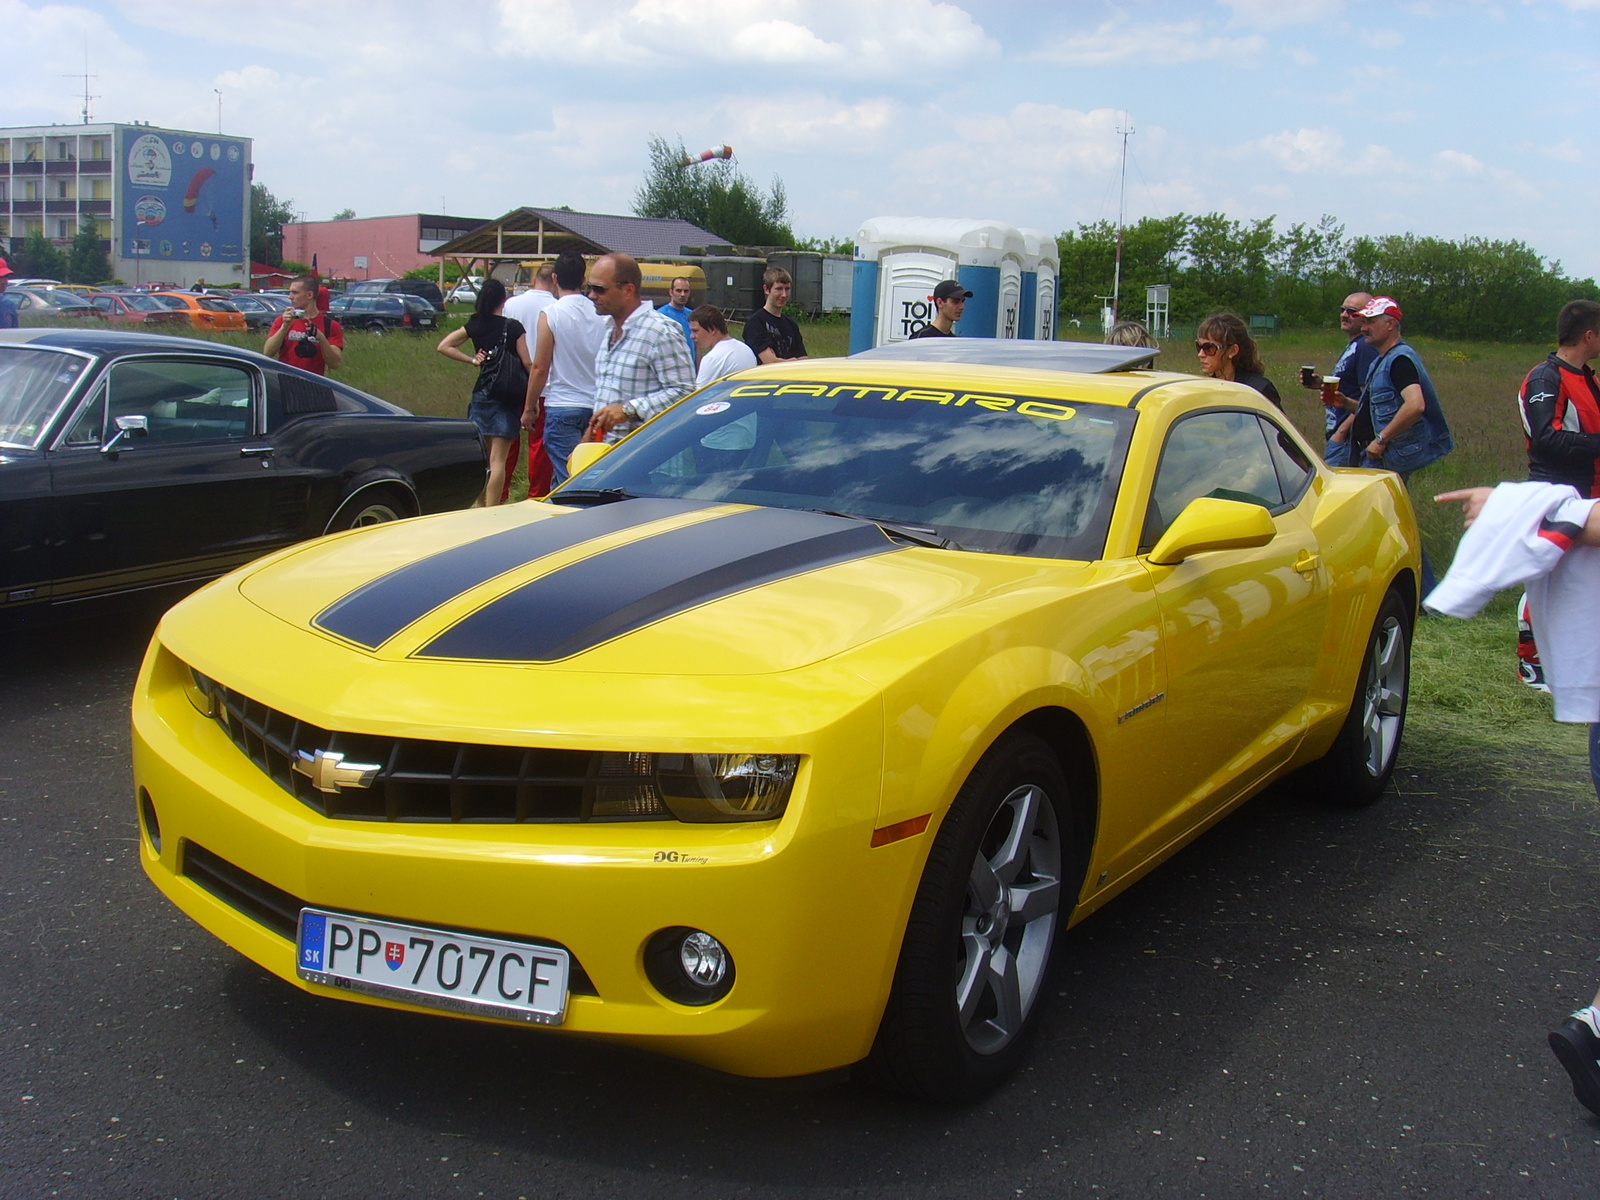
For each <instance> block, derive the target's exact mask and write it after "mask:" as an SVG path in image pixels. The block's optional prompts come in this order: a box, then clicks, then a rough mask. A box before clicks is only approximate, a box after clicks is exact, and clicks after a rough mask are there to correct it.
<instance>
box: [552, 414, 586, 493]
mask: <svg viewBox="0 0 1600 1200" xmlns="http://www.w3.org/2000/svg"><path fill="white" fill-rule="evenodd" d="M593 416H594V413H593V412H592V411H590V410H589V409H587V408H574V407H572V406H570V405H559V406H557V407H554V408H552V407H549V406H546V407H545V410H544V449H545V453H546V454H548V455H549V456H550V486H551V487H552V488H557V487H560V486H561V485H562V484H563V483H565V482H566V481H567V459H568V458H569V457H570V456H571V454H572V451H573V449H574V447H576V446H577V444H578V443H579V442H581V441H583V435H584V433H586V432H587V431H588V428H589V419H590V418H591V417H593Z"/></svg>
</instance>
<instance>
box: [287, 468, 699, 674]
mask: <svg viewBox="0 0 1600 1200" xmlns="http://www.w3.org/2000/svg"><path fill="white" fill-rule="evenodd" d="M705 507H707V506H706V505H705V504H704V503H703V502H701V501H697V500H662V499H649V498H645V499H639V500H622V501H619V502H617V503H614V504H607V505H604V506H601V507H596V508H587V509H583V510H582V511H580V512H575V513H571V514H566V515H562V516H557V517H547V518H546V519H544V520H542V521H533V522H530V523H529V524H527V525H519V526H518V527H517V528H515V529H507V530H504V531H502V532H500V533H495V534H490V535H489V536H488V537H485V538H479V539H478V540H477V541H475V542H468V543H467V544H466V545H464V546H455V547H452V548H451V549H449V550H441V551H440V552H439V553H438V554H430V555H429V556H428V557H427V558H423V559H419V560H417V561H416V562H414V563H409V564H407V565H406V566H403V567H401V568H400V569H399V570H396V571H391V572H389V574H387V575H383V576H380V577H379V578H377V579H374V580H372V581H371V582H370V583H365V584H362V585H361V586H360V587H359V588H357V589H356V590H355V591H353V592H351V593H350V594H349V595H348V596H345V597H344V598H343V599H340V600H336V601H334V602H333V603H332V604H330V605H329V606H328V607H327V608H325V609H323V610H322V611H321V612H320V613H318V614H317V615H316V617H315V618H313V620H312V624H313V625H315V626H316V627H317V628H319V629H325V630H327V631H328V632H329V633H332V634H336V635H338V636H339V637H342V638H345V639H347V640H349V641H352V642H354V643H356V645H358V646H366V647H367V648H368V649H369V650H376V649H377V648H378V647H379V646H381V645H383V643H384V642H386V641H388V640H389V639H390V638H392V637H393V636H394V635H395V634H397V633H399V632H400V631H401V630H402V629H404V628H405V627H406V626H407V625H409V624H411V622H413V621H415V620H416V619H417V618H418V617H421V616H423V615H424V614H426V613H430V612H432V611H433V610H434V609H436V608H438V607H439V606H440V605H441V604H445V603H447V602H448V601H450V600H453V599H454V598H455V597H457V596H459V595H460V594H461V593H462V592H465V591H467V590H468V589H470V588H475V587H477V586H478V585H479V584H480V583H485V582H487V581H488V580H490V579H493V578H494V577H495V576H496V575H503V574H504V573H505V572H507V571H510V570H513V569H515V568H516V567H520V566H522V565H523V564H524V563H529V562H532V561H533V560H534V559H536V558H543V557H544V556H545V555H547V554H554V553H555V552H556V551H558V550H566V549H569V548H571V547H573V546H576V545H578V544H580V543H582V542H587V541H590V540H592V539H594V538H597V537H603V536H604V535H605V534H608V533H616V532H617V531H618V530H622V529H627V528H629V527H630V526H633V525H643V524H646V523H647V522H650V521H660V520H662V519H664V518H666V517H675V516H679V515H681V514H683V513H687V512H695V511H697V510H699V509H702V508H705Z"/></svg>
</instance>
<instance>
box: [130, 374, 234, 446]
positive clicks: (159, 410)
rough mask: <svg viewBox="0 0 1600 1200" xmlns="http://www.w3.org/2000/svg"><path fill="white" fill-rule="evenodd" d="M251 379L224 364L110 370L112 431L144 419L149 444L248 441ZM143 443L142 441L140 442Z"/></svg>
mask: <svg viewBox="0 0 1600 1200" xmlns="http://www.w3.org/2000/svg"><path fill="white" fill-rule="evenodd" d="M253 395H254V389H253V387H252V386H251V374H250V372H249V371H248V370H245V369H243V368H240V367H235V366H229V365H225V364H222V363H209V362H183V361H166V360H162V359H134V360H131V361H124V362H119V363H117V364H116V365H115V366H113V367H112V368H111V377H110V408H109V423H108V425H107V426H106V428H107V429H115V428H116V423H117V418H118V417H129V416H142V417H144V418H145V419H146V421H147V422H148V428H149V433H148V435H147V436H148V440H149V441H150V442H151V443H153V444H158V445H164V444H173V443H179V442H198V441H221V440H226V439H229V438H244V437H248V436H249V435H250V434H251V432H252V431H253V428H254V423H253V421H252V417H251V400H252V397H253ZM141 440H143V439H141Z"/></svg>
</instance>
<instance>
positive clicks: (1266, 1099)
mask: <svg viewBox="0 0 1600 1200" xmlns="http://www.w3.org/2000/svg"><path fill="white" fill-rule="evenodd" d="M153 620H154V617H153V615H151V614H150V613H134V614H132V615H129V614H125V613H119V614H117V615H115V616H113V617H109V618H102V619H98V620H96V621H95V622H93V623H87V624H82V625H78V626H76V627H67V628H62V629H57V630H54V631H50V632H47V633H44V634H29V635H26V636H22V637H18V636H15V635H8V636H7V649H6V652H5V654H4V657H3V659H0V905H3V908H0V913H3V920H0V1021H3V1027H0V1196H4V1197H6V1198H8V1200H9V1198H13V1197H55V1196H61V1197H92V1198H100V1197H147V1196H148V1197H182V1198H184V1200H196V1198H200V1197H268V1196H270V1197H286V1198H287V1197H319V1198H320V1197H346V1196H349V1197H368V1196H400V1195H413V1194H414V1195H419V1196H429V1197H431V1196H440V1197H454V1196H468V1197H472V1196H489V1197H508V1198H511V1197H518V1196H522V1197H528V1198H529V1200H535V1198H537V1200H553V1198H557V1197H591V1196H592V1197H635V1196H637V1197H656V1196H686V1197H687V1196H694V1197H697V1198H704V1197H720V1196H784V1197H802V1196H829V1197H833V1196H852V1197H854V1196H861V1197H866V1196H907V1197H944V1196H949V1197H963V1198H966V1197H995V1198H1001V1200H1014V1198H1015V1197H1018V1196H1072V1197H1080V1196H1081V1197H1154V1196H1179V1197H1231V1196H1333V1197H1378V1196H1410V1195H1418V1196H1441V1197H1452V1198H1454V1197H1469V1196H1515V1197H1543V1196H1551V1197H1567V1196H1571V1197H1594V1196H1595V1195H1596V1194H1597V1193H1600V1120H1597V1119H1595V1118H1592V1117H1590V1116H1589V1115H1588V1114H1587V1113H1586V1112H1585V1111H1584V1110H1583V1109H1582V1108H1581V1107H1580V1106H1579V1105H1578V1104H1577V1103H1576V1102H1575V1101H1574V1100H1573V1099H1572V1096H1571V1092H1570V1089H1569V1087H1568V1084H1567V1080H1566V1076H1565V1075H1564V1074H1563V1073H1562V1072H1561V1070H1560V1069H1559V1067H1558V1066H1557V1065H1556V1063H1555V1061H1554V1059H1553V1058H1552V1057H1551V1055H1550V1053H1549V1051H1548V1050H1547V1048H1546V1046H1545V1041H1544V1038H1545V1033H1546V1031H1547V1030H1548V1029H1549V1027H1550V1026H1551V1025H1552V1024H1554V1023H1555V1022H1556V1021H1557V1020H1559V1019H1560V1017H1561V1016H1563V1015H1564V1014H1565V1013H1566V1012H1567V1011H1568V1010H1569V1009H1571V1008H1572V1007H1574V1006H1575V1005H1576V1004H1577V1003H1580V1002H1584V1001H1586V1000H1587V999H1588V997H1589V996H1590V994H1591V992H1592V989H1593V987H1594V985H1595V983H1596V980H1597V977H1600V966H1597V965H1596V964H1595V962H1594V957H1595V954H1596V951H1597V950H1600V923H1597V921H1596V915H1597V913H1596V908H1597V905H1596V896H1595V889H1594V886H1593V880H1594V866H1595V859H1596V852H1597V849H1600V846H1597V810H1596V805H1595V802H1594V798H1593V796H1592V794H1590V795H1587V796H1586V795H1585V794H1584V792H1583V791H1582V789H1579V788H1575V787H1561V786H1557V785H1556V784H1554V783H1553V782H1552V781H1549V780H1544V779H1539V778H1529V779H1526V780H1525V781H1524V782H1523V783H1522V784H1520V785H1515V786H1507V785H1505V784H1491V783H1487V782H1485V781H1486V780H1488V779H1490V778H1492V776H1491V774H1490V773H1489V772H1488V771H1487V770H1486V769H1485V768H1486V764H1485V763H1483V762H1482V761H1479V760H1475V759H1474V757H1473V753H1472V752H1471V751H1470V749H1469V750H1467V751H1464V752H1463V754H1462V755H1461V757H1460V758H1459V759H1458V760H1456V761H1455V762H1453V763H1452V764H1451V765H1450V766H1449V767H1448V768H1447V769H1422V768H1419V767H1415V766H1411V765H1409V764H1408V763H1407V761H1406V759H1405V758H1404V757H1403V758H1402V765H1401V770H1400V772H1399V773H1398V774H1397V777H1396V778H1397V786H1396V787H1395V789H1394V790H1393V793H1394V794H1391V795H1389V796H1387V797H1386V798H1385V799H1384V800H1383V801H1381V802H1380V803H1379V804H1378V805H1376V806H1375V807H1373V808H1370V809H1367V810H1364V811H1355V812H1352V811H1342V810H1336V809H1332V808H1328V807H1325V806H1323V805H1321V804H1318V803H1316V802H1314V801H1312V800H1310V799H1307V798H1304V797H1302V796H1301V795H1299V794H1298V793H1297V792H1296V791H1295V790H1294V789H1293V788H1291V787H1288V786H1280V787H1279V788H1278V789H1276V790H1274V791H1273V792H1270V793H1268V794H1267V795H1265V796H1263V797H1260V798H1259V799H1258V800H1256V801H1255V802H1253V803H1252V804H1251V805H1249V806H1248V807H1246V808H1245V809H1244V810H1243V811H1241V812H1240V813H1238V814H1237V815H1235V816H1234V817H1232V818H1230V819H1229V820H1228V821H1227V822H1226V823H1225V824H1223V825H1222V826H1220V827H1219V828H1217V829H1216V830H1214V831H1213V832H1211V833H1210V834H1209V835H1207V836H1206V837H1205V838H1203V839H1202V840H1201V841H1200V842H1198V843H1197V844H1196V845H1194V846H1192V847H1190V848H1189V849H1188V850H1186V851H1185V852H1184V853H1183V854H1181V855H1179V856H1178V857H1177V858H1175V859H1174V860H1173V861H1172V862H1170V863H1168V864H1167V865H1166V866H1164V867H1162V868H1161V869H1160V870H1159V871H1157V872H1156V873H1155V874H1154V875H1152V876H1151V877H1150V878H1149V879H1147V880H1145V881H1144V882H1142V883H1141V884H1139V885H1138V886H1137V887H1135V888H1134V889H1133V890H1132V891H1130V892H1129V893H1128V894H1126V895H1125V896H1123V897H1121V898H1120V899H1119V900H1117V901H1115V902H1114V903H1113V904H1111V905H1110V906H1109V907H1108V908H1107V909H1106V910H1105V911H1103V912H1102V913H1100V914H1098V915H1097V916H1095V917H1093V918H1091V919H1090V920H1088V921H1086V922H1085V923H1083V924H1082V925H1081V926H1079V927H1078V928H1077V929H1075V930H1073V931H1072V932H1071V933H1069V934H1068V935H1067V937H1066V939H1065V942H1064V953H1063V955H1062V965H1061V968H1060V970H1059V972H1058V973H1057V976H1056V978H1055V979H1054V981H1053V982H1054V986H1053V988H1052V992H1053V995H1052V997H1051V999H1052V1004H1053V1007H1052V1010H1051V1011H1050V1013H1049V1014H1048V1017H1047V1021H1046V1023H1045V1025H1044V1027H1043V1030H1042V1035H1041V1037H1040V1038H1039V1040H1038V1042H1037V1043H1036V1045H1035V1047H1034V1051H1033V1054H1032V1057H1031V1059H1030V1062H1029V1065H1028V1067H1027V1068H1026V1069H1025V1070H1024V1071H1023V1072H1022V1073H1021V1074H1020V1075H1018V1076H1017V1078H1016V1079H1015V1080H1014V1081H1013V1082H1012V1083H1011V1084H1010V1085H1009V1086H1007V1087H1006V1088H1004V1089H1003V1090H1002V1091H1000V1092H999V1093H997V1094H996V1095H994V1096H993V1097H992V1098H990V1099H989V1100H988V1101H986V1102H985V1103H982V1104H979V1105H977V1106H975V1107H971V1108H966V1109H956V1108H934V1107H929V1106H925V1105H919V1104H911V1103H908V1102H906V1101H904V1100H901V1099H899V1098H896V1097H894V1096H889V1095H885V1094H883V1093H880V1092H877V1091H874V1090H871V1089H870V1088H867V1087H865V1086H863V1085H859V1084H855V1083H851V1082H849V1081H844V1082H840V1081H837V1080H835V1081H832V1082H828V1083H817V1082H814V1081H803V1082H790V1083H784V1084H751V1083H746V1082H741V1081H738V1080H732V1079H728V1078H725V1077H722V1076H716V1075H711V1074H708V1073H705V1072H702V1071H697V1070H694V1069H691V1068H688V1067H685V1066H683V1065H681V1064H677V1063H673V1062H669V1061H665V1060H661V1059H656V1058H652V1057H647V1056H644V1055H640V1054H636V1053H629V1052H624V1051H619V1050H617V1049H614V1048H610V1047H607V1046H604V1045H600V1044H595V1043H587V1042H583V1041H580V1040H578V1039H574V1038H569V1037H562V1036H560V1035H559V1034H551V1033H548V1032H544V1031H537V1030H522V1029H507V1028H499V1027H490V1026H484V1025H477V1024H473V1023H470V1022H467V1021H462V1020H456V1019H451V1018H445V1017H420V1016H411V1015H407V1014H399V1013H393V1012H387V1011H384V1010H380V1009H375V1008H367V1007H363V1006H360V1005H355V1004H347V1003H342V1002H338V1001H332V1000H323V999H314V998H312V997H309V996H306V995H304V994H302V993H300V992H299V991H297V990H296V989H295V988H293V987H291V986H289V985H288V984H285V983H283V982H281V981H279V980H277V979H276V978H273V977H271V976H269V975H267V974H266V973H265V972H263V971H262V970H260V969H259V968H257V967H255V966H253V965H252V964H250V963H249V962H247V961H246V960H245V959H243V958H241V957H239V956H238V955H237V954H235V953H234V952H233V951H232V950H230V949H228V948H227V947H226V946H224V945H222V944H221V943H219V942H217V941H216V940H214V939H213V938H212V937H211V936H210V935H208V934H206V933H204V932H202V931H201V930H200V929H199V928H198V927H197V926H195V925H193V924H192V923H191V922H190V921H189V920H188V919H187V918H185V917H183V916H182V915H181V914H179V913H178V912H177V910H175V909H174V908H172V907H171V905H169V904H168V903H167V901H166V900H164V899H163V898H162V897H161V896H160V895H159V894H158V893H157V892H156V890H155V889H154V888H153V887H152V886H151V885H150V884H149V883H148V882H147V881H146V880H145V878H144V875H143V873H142V872H141V870H140V869H139V866H138V861H137V845H136V842H135V825H134V816H133V802H132V796H131V791H132V789H131V784H130V778H129V768H128V720H127V702H128V696H129V693H130V690H131V687H132V683H133V678H134V674H135V672H136V670H137V667H138V661H139V657H140V654H141V652H142V649H143V646H144V642H145V640H146V638H147V637H148V634H149V631H150V629H151V627H152V624H153ZM1561 770H1562V772H1563V773H1565V772H1566V771H1567V770H1569V768H1568V767H1567V766H1565V765H1563V767H1562V768H1561ZM819 969H825V953H824V954H823V955H822V959H821V961H819Z"/></svg>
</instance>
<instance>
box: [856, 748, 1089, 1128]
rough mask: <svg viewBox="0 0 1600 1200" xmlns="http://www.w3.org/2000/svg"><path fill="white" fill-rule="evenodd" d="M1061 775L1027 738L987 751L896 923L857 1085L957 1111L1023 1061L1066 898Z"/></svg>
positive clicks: (1067, 830)
mask: <svg viewBox="0 0 1600 1200" xmlns="http://www.w3.org/2000/svg"><path fill="white" fill-rule="evenodd" d="M1072 828H1073V825H1072V820H1071V812H1070V809H1069V802H1068V796H1067V782H1066V776H1065V774H1064V772H1063V771H1062V769H1061V763H1060V761H1059V760H1058V759H1057V758H1056V756H1055V753H1054V752H1053V751H1052V750H1051V749H1050V747H1049V746H1048V745H1047V744H1046V743H1045V742H1043V741H1042V740H1041V739H1039V738H1038V737H1036V736H1034V735H1033V734H1030V733H1021V732H1018V733H1012V734H1008V735H1007V736H1006V737H1004V738H1002V739H1001V740H1000V741H998V742H996V743H995V745H994V746H993V747H992V748H991V749H990V750H989V752H988V753H987V754H986V755H984V757H983V759H982V760H981V761H980V762H979V763H978V766H977V767H976V768H975V769H974V770H973V772H972V774H971V776H969V777H968V779H967V781H966V783H965V784H964V785H962V788H961V791H960V792H959V793H958V794H957V796H956V798H955V801H954V802H953V803H952V804H951V806H950V811H949V812H948V813H947V814H946V815H945V819H944V821H943V823H942V824H941V825H940V826H939V833H938V836H937V837H936V838H935V839H934V845H933V848H932V850H930V851H929V853H928V862H927V866H926V867H925V869H924V870H923V874H922V882H921V884H920V885H919V886H918V888H917V897H916V901H915V903H914V904H913V906H912V910H911V918H910V921H909V922H908V923H907V926H906V936H905V941H904V943H903V945H902V947H901V951H900V962H899V966H898V968H897V969H896V972H895V981H894V986H893V989H892V990H891V992H890V995H889V1003H888V1007H887V1009H886V1010H885V1012H884V1017H883V1022H882V1024H881V1025H880V1026H879V1029H878V1037H877V1040H876V1042H875V1044H874V1046H873V1050H872V1057H871V1059H870V1060H869V1063H868V1073H869V1075H871V1076H873V1077H875V1078H877V1080H878V1081H879V1082H881V1083H883V1084H884V1085H886V1086H888V1087H890V1088H893V1089H894V1090H896V1091H901V1092H906V1093H909V1094H911V1095H915V1096H920V1097H923V1098H926V1099H930V1100H937V1101H943V1102H956V1103H963V1102H970V1101H974V1100H977V1099H979V1098H981V1097H982V1096H984V1095H985V1094H987V1093H988V1092H990V1091H992V1090H993V1089H994V1088H995V1087H997V1086H999V1084H1001V1083H1002V1082H1004V1080H1005V1079H1006V1078H1007V1076H1009V1075H1010V1074H1011V1073H1012V1071H1014V1070H1015V1069H1016V1067H1017V1064H1018V1063H1019V1062H1020V1061H1021V1060H1022V1057H1023V1055H1024V1054H1025V1053H1026V1051H1027V1046H1028V1043H1029V1042H1030V1041H1031V1039H1032V1037H1033V1034H1034V1032H1035V1030H1036V1029H1037V1028H1038V1025H1039V1021H1040V1014H1041V1013H1042V1012H1043V1010H1044V1008H1045V1003H1044V1001H1045V998H1046V996H1048V994H1049V986H1048V985H1049V975H1050V968H1051V963H1052V961H1053V959H1054V955H1055V943H1056V937H1057V934H1058V933H1059V932H1060V927H1061V926H1062V925H1063V924H1064V923H1065V922H1064V919H1063V913H1062V908H1063V904H1065V905H1066V907H1067V910H1068V911H1070V908H1071V903H1072V899H1073V897H1074V896H1075V895H1076V891H1075V888H1076V884H1077V883H1078V880H1077V879H1072V880H1071V881H1070V883H1071V886H1072V888H1073V890H1072V891H1071V892H1069V891H1068V890H1067V888H1066V887H1065V886H1064V879H1063V870H1064V868H1065V866H1066V865H1067V864H1069V863H1072V862H1075V861H1076V855H1075V854H1074V853H1073V852H1072V848H1071V846H1070V844H1069V839H1070V837H1071V830H1072Z"/></svg>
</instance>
